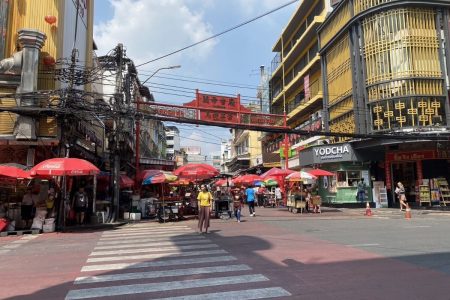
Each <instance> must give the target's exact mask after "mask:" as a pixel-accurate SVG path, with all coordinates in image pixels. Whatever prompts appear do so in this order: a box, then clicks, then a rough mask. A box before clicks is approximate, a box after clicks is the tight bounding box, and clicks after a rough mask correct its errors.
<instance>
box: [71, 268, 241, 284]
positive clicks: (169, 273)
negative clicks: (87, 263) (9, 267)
mask: <svg viewBox="0 0 450 300" xmlns="http://www.w3.org/2000/svg"><path fill="white" fill-rule="evenodd" d="M246 270H250V267H249V266H247V265H230V266H218V267H205V268H190V269H176V270H169V271H153V272H139V273H126V274H116V275H100V276H86V277H78V278H77V279H75V284H82V283H95V282H107V281H120V280H132V279H143V278H159V277H170V276H181V275H198V274H208V273H222V272H232V271H246Z"/></svg>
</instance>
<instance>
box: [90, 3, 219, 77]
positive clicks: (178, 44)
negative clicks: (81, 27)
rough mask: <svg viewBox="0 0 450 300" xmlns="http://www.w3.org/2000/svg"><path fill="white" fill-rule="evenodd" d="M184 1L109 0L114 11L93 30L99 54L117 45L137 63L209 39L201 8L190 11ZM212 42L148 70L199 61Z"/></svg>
mask: <svg viewBox="0 0 450 300" xmlns="http://www.w3.org/2000/svg"><path fill="white" fill-rule="evenodd" d="M185 2H186V1H181V0H179V1H178V0H159V1H147V0H110V3H111V5H112V6H113V8H114V15H113V17H112V19H111V20H109V21H107V22H104V23H100V24H98V25H97V26H96V27H95V34H94V37H95V41H96V43H97V45H98V46H99V50H100V51H99V53H101V54H105V53H106V52H108V51H109V50H111V49H113V48H114V47H115V46H116V45H117V44H118V43H119V42H120V43H122V44H123V45H124V46H125V48H126V49H127V56H128V57H130V58H131V59H132V60H134V61H135V63H136V64H139V63H142V62H145V61H148V60H151V59H154V58H157V57H160V56H162V55H165V54H167V53H170V52H172V51H175V50H178V49H180V48H183V47H185V46H188V45H190V44H193V43H195V42H198V41H201V40H203V39H205V38H207V37H209V36H211V35H212V34H213V33H212V26H211V25H210V24H209V23H208V22H206V21H205V20H204V15H203V11H202V10H201V8H197V9H198V10H196V11H194V10H193V8H192V7H188V6H187V5H186V4H185ZM187 2H188V1H187ZM216 43H217V41H215V40H211V41H208V42H205V43H202V44H201V45H198V46H196V47H194V48H193V49H190V50H187V51H183V52H182V53H181V54H180V55H181V57H180V55H174V56H171V57H168V58H167V59H164V60H163V61H161V62H158V63H154V64H152V65H151V68H156V67H158V65H165V66H167V65H170V64H179V62H180V61H181V60H183V59H189V60H197V61H202V60H204V59H206V58H207V57H208V55H209V54H210V53H211V51H212V50H213V48H214V46H215V45H216Z"/></svg>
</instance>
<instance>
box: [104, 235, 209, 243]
mask: <svg viewBox="0 0 450 300" xmlns="http://www.w3.org/2000/svg"><path fill="white" fill-rule="evenodd" d="M203 239H205V238H204V237H203V236H200V235H193V234H189V235H180V236H168V237H145V238H140V239H139V243H148V242H158V241H162V242H163V241H174V242H175V241H182V240H189V241H192V240H203ZM131 240H132V241H133V240H135V239H131ZM116 244H128V245H129V244H130V240H128V239H117V240H100V241H99V242H98V243H97V245H116Z"/></svg>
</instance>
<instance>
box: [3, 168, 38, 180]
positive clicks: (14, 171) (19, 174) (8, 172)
mask: <svg viewBox="0 0 450 300" xmlns="http://www.w3.org/2000/svg"><path fill="white" fill-rule="evenodd" d="M0 176H4V177H9V178H30V177H31V176H30V171H24V170H22V169H19V168H16V167H10V166H0Z"/></svg>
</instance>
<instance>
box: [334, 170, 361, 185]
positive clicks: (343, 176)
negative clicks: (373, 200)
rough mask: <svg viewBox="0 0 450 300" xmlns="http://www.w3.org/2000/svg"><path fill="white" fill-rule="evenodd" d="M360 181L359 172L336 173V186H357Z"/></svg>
mask: <svg viewBox="0 0 450 300" xmlns="http://www.w3.org/2000/svg"><path fill="white" fill-rule="evenodd" d="M360 180H361V171H337V186H338V187H348V186H357V185H358V182H359V181H360Z"/></svg>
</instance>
